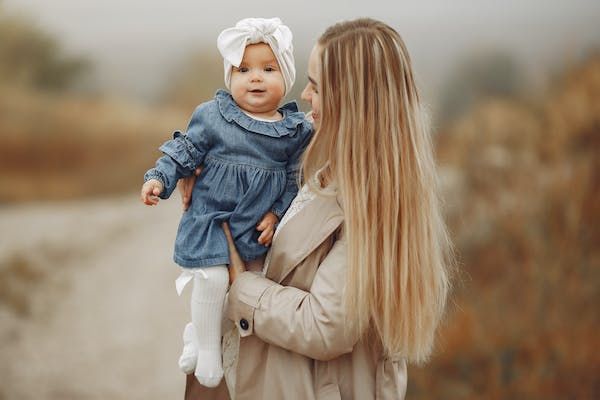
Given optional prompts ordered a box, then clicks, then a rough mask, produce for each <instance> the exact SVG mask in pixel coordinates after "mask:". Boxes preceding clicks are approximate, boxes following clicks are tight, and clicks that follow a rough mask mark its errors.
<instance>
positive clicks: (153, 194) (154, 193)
mask: <svg viewBox="0 0 600 400" xmlns="http://www.w3.org/2000/svg"><path fill="white" fill-rule="evenodd" d="M162 191H163V184H162V183H161V182H160V181H159V180H157V179H149V180H148V181H146V183H144V185H143V186H142V194H141V195H140V199H141V200H142V203H144V204H146V205H148V206H155V205H157V204H158V195H159V194H160V193H161V192H162Z"/></svg>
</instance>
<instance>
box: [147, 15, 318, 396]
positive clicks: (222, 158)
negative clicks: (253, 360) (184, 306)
mask: <svg viewBox="0 0 600 400" xmlns="http://www.w3.org/2000/svg"><path fill="white" fill-rule="evenodd" d="M217 45H218V48H219V51H220V52H221V55H222V56H223V58H224V67H225V84H226V86H227V88H228V89H229V92H227V91H225V90H219V91H217V93H216V95H215V98H214V99H213V100H211V101H209V102H206V103H203V104H201V105H200V106H198V108H196V110H195V111H194V113H193V115H192V117H191V120H190V122H189V125H188V128H187V131H186V132H185V134H183V133H181V132H175V134H174V138H173V139H172V140H169V141H167V142H166V143H164V144H163V145H162V146H161V147H160V150H161V151H162V152H163V153H164V155H163V156H162V157H161V158H160V159H159V160H158V161H157V162H156V166H155V167H154V168H152V169H150V170H149V171H148V172H146V174H145V176H144V180H145V183H144V185H143V186H142V192H141V198H142V201H143V202H144V203H145V204H147V205H155V204H157V203H158V198H159V197H160V198H162V199H166V198H168V197H169V196H170V195H171V193H172V192H173V190H174V189H175V187H176V184H177V181H178V180H179V179H180V178H182V177H186V176H190V175H191V174H193V173H194V170H195V169H196V168H198V167H199V166H203V168H202V172H201V173H200V176H199V177H198V179H197V180H196V183H195V187H194V188H193V191H192V203H191V206H190V207H189V209H188V210H187V211H186V212H184V213H183V216H182V218H181V222H180V224H179V229H178V231H177V238H176V240H175V254H174V260H175V262H176V263H177V264H178V265H180V266H181V267H183V270H184V271H183V272H182V274H181V276H180V277H179V278H178V279H177V282H176V286H177V291H178V292H179V293H180V294H181V291H182V290H183V288H184V286H185V284H186V283H187V282H189V281H190V280H193V281H194V288H193V290H192V302H191V311H192V323H191V324H188V325H187V326H186V328H185V330H184V343H185V346H184V350H183V354H182V355H181V358H180V360H179V366H180V368H181V369H182V370H183V371H184V372H185V373H191V372H192V371H193V372H194V374H195V376H196V378H197V379H198V381H199V382H200V383H201V384H203V385H205V386H208V387H214V386H216V385H217V384H218V383H219V382H220V380H221V378H222V376H223V370H222V362H221V351H220V349H221V347H220V346H221V318H222V315H221V314H222V310H223V302H224V298H225V294H226V291H227V287H228V282H229V275H228V270H227V265H228V264H229V254H228V248H227V241H226V239H225V235H224V233H223V230H222V228H221V225H222V223H223V222H224V221H228V223H229V227H230V229H231V233H232V235H233V238H234V240H235V244H236V247H237V249H238V251H239V253H240V255H241V257H242V258H243V259H244V261H246V262H250V263H254V264H255V265H256V264H261V263H262V261H263V260H264V255H265V253H266V251H267V247H266V246H267V245H269V244H270V241H271V238H272V236H273V232H274V230H275V226H276V224H277V222H278V221H279V219H280V218H281V217H282V215H283V214H284V213H285V211H286V209H287V208H288V207H289V205H290V203H291V201H292V199H293V198H294V196H295V195H296V192H297V188H298V186H297V174H298V168H299V162H300V157H301V155H302V153H303V151H304V149H305V147H306V145H307V144H308V142H309V141H310V137H311V133H312V129H311V125H310V123H308V122H307V121H306V120H305V118H304V114H303V113H301V112H298V107H297V106H296V103H293V102H292V103H287V104H285V105H284V106H282V107H279V105H280V103H281V100H282V99H283V97H284V96H285V95H286V94H287V93H288V92H289V90H290V89H291V87H292V85H293V83H294V79H295V67H294V57H293V46H292V33H291V31H290V30H289V28H288V27H287V26H285V25H283V24H282V23H281V21H280V20H279V19H278V18H272V19H263V18H247V19H244V20H241V21H240V22H238V23H237V24H236V26H235V27H233V28H229V29H226V30H224V31H223V32H222V33H221V34H220V35H219V38H218V39H217ZM261 232H262V233H261Z"/></svg>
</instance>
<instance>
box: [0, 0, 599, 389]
mask: <svg viewBox="0 0 600 400" xmlns="http://www.w3.org/2000/svg"><path fill="white" fill-rule="evenodd" d="M249 16H266V17H270V16H279V17H280V18H281V19H282V20H283V21H284V22H285V23H286V24H287V25H289V26H290V28H291V29H292V31H293V33H294V35H295V48H296V63H297V71H298V78H297V81H296V85H295V90H294V92H293V93H292V94H291V95H290V96H289V97H290V99H299V94H300V91H301V89H302V87H303V86H304V85H305V84H306V61H307V58H308V53H309V51H310V48H311V47H312V44H313V43H314V41H315V40H316V39H317V38H318V36H319V35H320V33H321V32H322V31H323V30H324V29H325V28H326V27H327V26H329V25H331V24H332V23H334V22H336V21H339V20H342V19H350V18H356V17H359V16H370V17H375V18H379V19H382V20H384V21H385V22H387V23H389V24H391V25H392V26H394V27H395V28H396V29H397V30H398V31H399V32H400V34H401V35H402V36H403V38H404V40H405V41H406V43H407V46H408V48H409V51H410V52H411V55H412V58H413V64H414V69H415V72H416V75H417V79H418V82H419V84H420V88H421V92H422V97H423V98H424V99H425V102H426V103H427V104H428V107H429V109H430V112H431V120H432V125H433V131H434V133H433V134H434V139H435V143H436V156H437V159H438V161H439V164H440V173H441V176H442V183H443V188H444V201H445V213H446V216H447V220H448V223H449V228H450V231H451V234H452V238H453V240H454V243H455V245H456V252H457V257H458V260H459V274H458V276H457V278H456V280H455V288H454V293H453V298H452V304H451V305H450V308H449V312H448V317H447V319H446V321H445V322H444V326H443V327H442V329H441V331H440V335H439V341H438V346H437V350H436V353H435V354H434V356H433V357H432V359H431V362H430V363H429V364H427V365H426V366H422V367H418V366H411V367H410V369H409V386H408V395H407V398H411V399H431V398H436V399H437V398H439V399H477V398H480V399H507V398H511V399H513V398H514V399H542V398H543V399H566V398H569V399H575V398H577V399H593V398H596V399H597V398H600V380H599V378H598V377H599V376H600V375H599V372H600V352H599V351H598V348H600V339H599V337H600V336H599V335H598V328H599V327H600V324H599V322H600V321H599V313H598V304H600V268H599V267H600V252H599V250H598V249H599V246H598V245H599V244H600V232H599V229H598V225H599V223H600V220H599V216H600V198H599V196H600V187H599V182H600V181H599V179H600V178H599V176H598V166H599V165H598V164H599V158H598V153H599V150H600V132H599V131H600V28H598V26H599V25H598V21H600V3H598V2H597V1H584V0H574V1H569V2H565V1H541V0H529V1H514V0H507V1H503V2H494V3H493V2H476V1H466V0H455V1H453V2H443V1H429V2H420V3H418V2H407V1H392V0H389V1H383V0H372V1H368V2H364V1H361V2H359V1H355V0H347V1H344V2H341V1H338V2H324V1H314V0H306V1H303V2H300V3H297V4H293V5H291V4H284V3H278V4H275V3H272V2H266V1H262V0H255V1H252V2H244V3H243V4H234V3H227V4H225V3H222V2H198V1H186V0H172V1H169V2H164V1H154V0H150V1H149V0H118V1H117V0H104V1H102V2H96V1H93V2H92V1H76V0H53V1H45V0H0V376H2V379H0V399H2V400H3V399H96V398H97V399H137V398H145V399H166V398H169V399H170V398H182V394H183V376H182V375H181V373H180V372H178V371H177V367H176V365H177V364H176V362H177V357H178V352H179V350H180V332H181V329H182V327H183V325H184V323H185V322H186V320H187V315H188V312H187V310H186V304H187V302H188V298H187V297H185V296H184V298H183V299H180V298H177V296H176V295H175V291H174V287H173V280H174V279H175V277H176V275H177V269H176V268H174V267H173V266H172V263H171V252H172V244H173V242H174V236H175V231H176V228H177V223H178V221H179V216H180V212H181V210H180V205H179V200H178V197H173V198H172V199H171V200H170V201H165V202H162V203H161V204H160V205H159V206H158V207H153V208H146V207H144V206H142V205H141V203H139V201H138V198H137V194H138V191H139V188H140V185H141V183H142V176H143V173H144V171H145V170H146V169H147V168H149V167H150V166H151V165H153V162H154V160H155V159H156V157H157V156H158V155H159V153H158V151H157V148H158V146H159V145H160V144H161V143H162V142H163V141H164V140H165V139H166V138H168V137H169V136H170V134H171V132H172V131H173V130H176V129H184V128H185V126H186V125H187V120H188V118H189V115H190V114H191V112H192V110H193V108H194V106H195V105H196V104H198V103H200V102H202V101H205V100H207V99H209V98H211V97H212V95H213V94H214V92H215V90H216V89H217V88H219V87H221V86H222V85H223V83H222V82H223V77H222V60H221V58H220V57H219V54H218V51H217V49H216V45H215V42H216V37H217V35H218V34H219V32H220V31H221V30H222V29H224V28H226V27H229V26H231V25H233V24H234V23H235V22H236V21H237V20H239V19H241V18H244V17H249ZM302 107H305V106H304V105H302ZM304 109H306V108H304Z"/></svg>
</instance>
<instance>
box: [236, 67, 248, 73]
mask: <svg viewBox="0 0 600 400" xmlns="http://www.w3.org/2000/svg"><path fill="white" fill-rule="evenodd" d="M238 71H239V72H248V67H239V68H238Z"/></svg>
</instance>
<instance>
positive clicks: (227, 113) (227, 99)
mask: <svg viewBox="0 0 600 400" xmlns="http://www.w3.org/2000/svg"><path fill="white" fill-rule="evenodd" d="M215 99H216V101H217V104H218V106H219V111H220V112H221V115H222V116H223V118H225V119H226V120H227V121H228V122H231V121H235V123H236V124H238V125H239V126H241V127H242V128H244V129H246V130H248V131H250V132H254V133H260V134H262V135H267V136H271V137H281V136H286V135H287V136H294V135H295V134H296V130H297V128H298V125H300V124H302V123H303V121H304V113H303V112H299V111H298V105H297V104H296V102H295V101H292V102H289V103H286V104H285V105H283V106H282V107H280V108H279V109H278V111H279V112H280V113H281V115H283V118H282V119H280V120H279V121H272V122H271V121H268V122H267V121H259V120H256V119H254V118H252V117H250V116H249V115H246V114H245V113H244V112H243V111H242V110H241V109H240V107H239V106H238V105H237V104H236V102H235V101H234V100H233V97H231V94H230V93H229V92H227V91H225V90H223V89H219V90H218V91H217V93H216V95H215Z"/></svg>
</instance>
